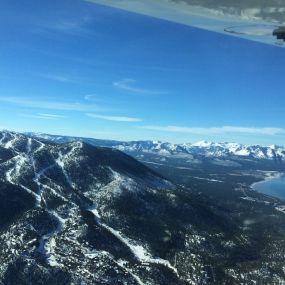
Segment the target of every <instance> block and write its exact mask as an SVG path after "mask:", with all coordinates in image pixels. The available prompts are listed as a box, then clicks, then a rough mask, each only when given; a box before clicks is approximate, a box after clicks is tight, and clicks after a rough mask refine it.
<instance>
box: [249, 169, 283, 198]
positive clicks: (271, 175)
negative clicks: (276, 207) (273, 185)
mask: <svg viewBox="0 0 285 285" xmlns="http://www.w3.org/2000/svg"><path fill="white" fill-rule="evenodd" d="M282 178H285V173H284V172H279V171H267V172H264V178H263V179H262V180H260V181H257V182H254V183H252V184H251V185H250V188H251V189H252V190H253V191H255V192H257V193H260V194H264V195H269V196H271V197H274V198H277V199H282V200H284V198H281V197H280V196H277V195H276V194H274V191H272V190H271V191H270V187H268V190H269V191H261V190H260V189H258V187H259V186H261V185H263V184H266V183H268V182H269V183H270V181H274V180H277V179H282Z"/></svg>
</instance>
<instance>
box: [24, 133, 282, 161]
mask: <svg viewBox="0 0 285 285" xmlns="http://www.w3.org/2000/svg"><path fill="white" fill-rule="evenodd" d="M27 135H30V136H33V137H36V138H39V139H44V140H47V141H50V142H55V143H66V142H71V141H83V142H86V143H89V144H92V145H95V146H106V147H112V148H116V149H119V150H121V151H123V152H126V153H151V154H158V155H161V156H177V155H201V156H205V157H212V158H213V157H217V158H227V157H241V158H251V159H267V160H283V159H284V158H285V148H284V147H281V146H276V145H271V146H261V145H243V144H238V143H227V142H224V143H214V142H207V141H200V142H196V143H184V144H173V143H168V142H160V141H130V142H122V141H112V140H99V139H92V138H82V137H69V136H56V135H48V134H42V133H27Z"/></svg>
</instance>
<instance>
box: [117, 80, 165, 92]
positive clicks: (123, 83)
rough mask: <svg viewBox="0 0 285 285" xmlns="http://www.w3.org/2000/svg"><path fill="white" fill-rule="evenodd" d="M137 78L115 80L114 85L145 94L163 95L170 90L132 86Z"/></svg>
mask: <svg viewBox="0 0 285 285" xmlns="http://www.w3.org/2000/svg"><path fill="white" fill-rule="evenodd" d="M136 82H137V81H136V80H133V79H123V80H120V81H115V82H113V86H114V87H116V88H119V89H122V90H126V91H129V92H132V93H137V94H143V95H162V94H167V93H168V92H165V91H162V90H151V89H145V88H139V87H134V86H132V85H133V84H134V83H136Z"/></svg>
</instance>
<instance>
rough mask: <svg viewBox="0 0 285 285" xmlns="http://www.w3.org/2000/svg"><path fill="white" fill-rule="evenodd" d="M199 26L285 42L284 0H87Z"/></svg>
mask: <svg viewBox="0 0 285 285" xmlns="http://www.w3.org/2000/svg"><path fill="white" fill-rule="evenodd" d="M87 1H89V2H94V3H97V4H102V5H107V6H111V7H114V8H119V9H124V10H127V11H131V12H135V13H140V14H144V15H148V16H152V17H156V18H160V19H164V20H168V21H173V22H176V23H181V24H184V25H189V26H192V27H197V28H200V29H205V30H209V31H213V32H219V33H223V34H227V35H232V36H238V37H241V38H245V39H248V40H254V41H258V42H262V43H266V44H273V45H278V46H281V47H283V46H285V1H284V0H281V1H280V0H270V1H264V0H239V1H236V0H215V1H213V0H87Z"/></svg>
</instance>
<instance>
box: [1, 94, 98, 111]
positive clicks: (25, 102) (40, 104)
mask: <svg viewBox="0 0 285 285" xmlns="http://www.w3.org/2000/svg"><path fill="white" fill-rule="evenodd" d="M0 102H3V103H9V104H14V105H18V106H22V107H28V108H35V109H41V110H62V111H78V112H90V111H91V112H92V111H98V110H100V111H102V108H100V107H99V106H98V105H94V104H82V103H78V102H74V103H68V102H59V101H55V100H36V99H30V98H23V97H8V96H0Z"/></svg>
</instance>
